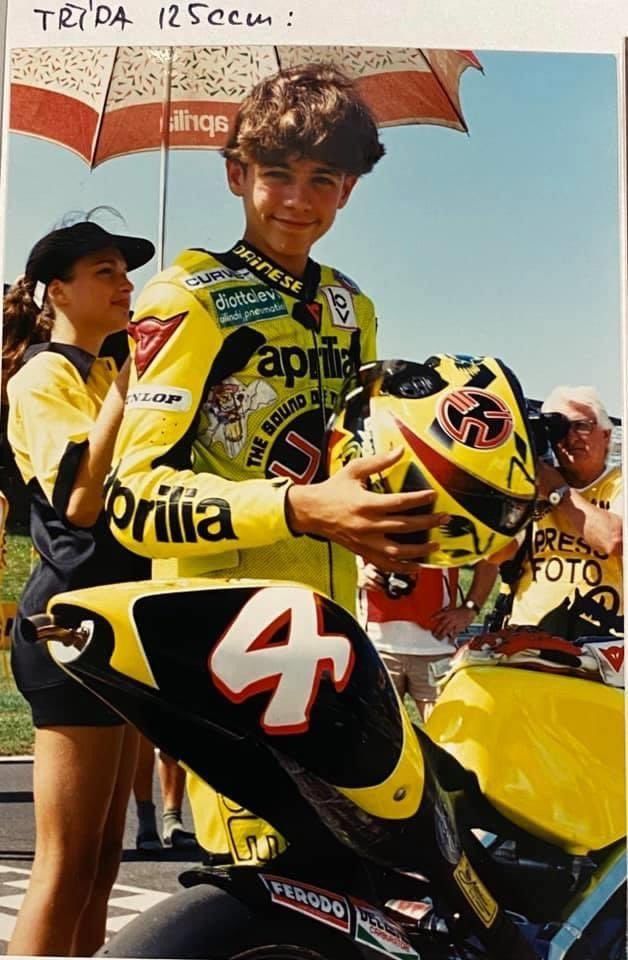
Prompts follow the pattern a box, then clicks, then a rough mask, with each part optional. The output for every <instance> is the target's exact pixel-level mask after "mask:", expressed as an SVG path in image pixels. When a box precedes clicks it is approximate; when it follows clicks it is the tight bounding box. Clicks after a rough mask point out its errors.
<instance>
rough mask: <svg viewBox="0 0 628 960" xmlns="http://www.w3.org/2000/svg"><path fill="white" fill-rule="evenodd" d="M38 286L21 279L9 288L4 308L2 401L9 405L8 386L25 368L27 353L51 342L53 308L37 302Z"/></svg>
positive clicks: (31, 281) (23, 278) (45, 303)
mask: <svg viewBox="0 0 628 960" xmlns="http://www.w3.org/2000/svg"><path fill="white" fill-rule="evenodd" d="M34 290H35V283H34V281H33V280H28V279H27V278H26V277H20V279H19V280H17V281H16V282H15V283H14V284H13V286H12V287H10V288H9V290H8V292H7V294H6V295H5V297H4V300H3V306H2V402H3V403H6V399H7V393H6V389H7V383H8V382H9V380H10V379H11V377H12V376H13V374H14V373H17V371H18V370H19V368H20V367H21V366H22V362H23V359H24V354H25V352H26V350H27V348H28V347H30V346H31V344H34V343H44V342H46V341H47V340H49V339H50V331H51V330H52V325H53V322H54V314H53V311H52V308H51V307H50V305H49V304H48V303H47V302H44V305H43V307H38V306H37V304H36V303H35V300H34V297H33V293H34Z"/></svg>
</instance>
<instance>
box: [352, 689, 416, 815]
mask: <svg viewBox="0 0 628 960" xmlns="http://www.w3.org/2000/svg"><path fill="white" fill-rule="evenodd" d="M401 718H402V723H403V743H402V745H401V752H400V754H399V761H398V763H397V766H396V767H395V769H394V770H393V771H392V773H391V774H390V776H388V777H387V778H386V779H385V780H384V781H382V783H378V784H375V786H370V787H354V788H352V789H349V788H347V787H336V789H337V790H338V791H339V792H340V793H342V794H344V796H345V797H348V798H349V800H351V801H353V803H355V804H356V806H358V807H360V808H361V809H362V810H366V812H367V813H370V814H372V815H373V816H374V817H382V818H383V819H385V820H403V819H405V818H407V817H412V816H414V814H415V813H416V812H417V810H418V809H419V805H420V803H421V798H422V796H423V785H424V783H425V773H424V765H423V756H422V754H421V748H420V747H419V742H418V740H417V736H416V734H415V732H414V730H413V729H412V724H411V723H410V720H409V718H408V715H407V713H406V711H405V709H404V707H403V705H401Z"/></svg>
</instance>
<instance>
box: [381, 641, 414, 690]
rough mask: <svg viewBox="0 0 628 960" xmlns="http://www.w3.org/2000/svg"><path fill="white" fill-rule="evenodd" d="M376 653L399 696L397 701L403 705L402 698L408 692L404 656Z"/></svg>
mask: <svg viewBox="0 0 628 960" xmlns="http://www.w3.org/2000/svg"><path fill="white" fill-rule="evenodd" d="M378 653H379V655H380V658H381V660H382V662H383V664H384V666H385V667H386V669H387V670H388V673H389V674H390V678H391V680H392V682H393V683H394V685H395V689H396V691H397V693H398V694H399V699H400V700H401V702H402V703H403V698H404V696H405V695H406V693H407V692H408V677H407V676H406V666H405V662H404V660H405V658H404V655H403V654H402V653H387V652H386V651H384V650H379V651H378Z"/></svg>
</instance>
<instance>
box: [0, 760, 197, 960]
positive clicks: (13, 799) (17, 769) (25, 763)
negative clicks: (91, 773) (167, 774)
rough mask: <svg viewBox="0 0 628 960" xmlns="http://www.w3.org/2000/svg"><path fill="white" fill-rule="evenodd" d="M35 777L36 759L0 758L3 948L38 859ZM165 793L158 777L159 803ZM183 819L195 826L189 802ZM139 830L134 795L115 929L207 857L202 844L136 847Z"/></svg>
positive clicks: (111, 926)
mask: <svg viewBox="0 0 628 960" xmlns="http://www.w3.org/2000/svg"><path fill="white" fill-rule="evenodd" d="M32 778H33V765H32V762H31V761H30V760H27V759H20V760H11V759H9V760H7V759H3V760H2V761H1V762H0V954H4V953H5V948H6V944H7V942H8V940H9V938H10V936H11V932H12V930H13V926H14V923H15V917H16V916H17V912H18V910H19V906H20V903H21V901H22V898H23V896H24V892H25V890H26V887H27V884H28V878H29V875H30V869H31V866H32V862H33V851H34V839H35V837H34V834H35V821H34V815H33V795H32ZM159 796H160V792H159V786H158V784H157V780H155V784H154V788H153V797H154V799H155V803H156V805H157V806H158V807H159ZM160 818H161V810H160V809H158V819H157V823H158V824H160V823H161V819H160ZM183 821H184V826H185V827H186V829H191V827H192V815H191V813H190V810H189V808H188V807H187V806H186V807H184V813H183ZM136 831H137V819H136V816H135V804H134V803H133V801H132V800H131V803H130V804H129V813H128V816H127V824H126V830H125V836H124V853H123V856H122V863H121V865H120V872H119V874H118V880H117V882H116V886H115V887H114V890H113V893H112V896H111V898H110V901H109V903H110V906H109V914H108V920H107V930H108V933H109V934H113V933H114V932H116V931H117V930H120V929H121V928H122V927H123V926H124V925H125V924H126V923H128V922H130V921H131V920H133V919H134V918H135V917H136V916H137V915H138V914H139V913H140V912H141V911H142V910H146V909H148V907H151V906H153V904H155V903H158V902H159V901H160V900H163V899H165V898H166V897H167V896H168V895H169V894H171V893H176V892H177V891H178V890H180V889H181V887H180V886H179V883H178V879H177V878H178V876H179V874H180V873H182V872H183V870H186V869H187V868H188V867H189V866H191V865H193V864H196V863H199V862H200V861H201V851H200V849H197V850H194V849H192V850H184V851H177V850H166V849H164V850H162V851H158V852H156V853H138V851H137V850H136V849H135V834H136Z"/></svg>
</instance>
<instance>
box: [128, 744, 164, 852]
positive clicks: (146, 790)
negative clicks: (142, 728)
mask: <svg viewBox="0 0 628 960" xmlns="http://www.w3.org/2000/svg"><path fill="white" fill-rule="evenodd" d="M139 741H140V742H139V751H138V756H137V768H136V771H135V779H134V781H133V794H134V796H135V804H136V806H137V838H136V841H135V846H136V847H137V849H138V850H141V851H143V852H145V853H151V852H154V851H156V850H161V848H162V847H161V840H160V839H159V834H158V832H157V819H156V816H155V804H154V803H153V771H154V769H155V748H154V746H153V745H152V743H150V741H149V740H147V739H146V737H144V736H142V735H141V734H140V736H139Z"/></svg>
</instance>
